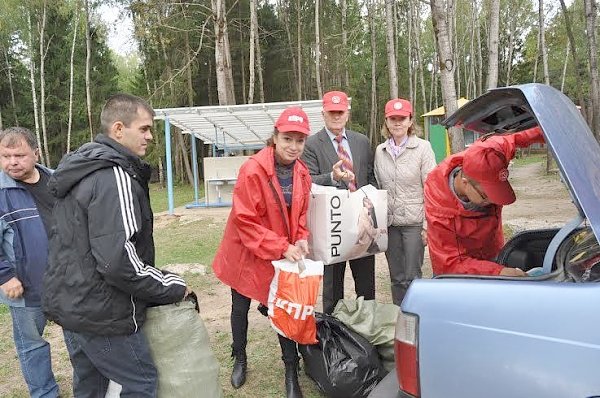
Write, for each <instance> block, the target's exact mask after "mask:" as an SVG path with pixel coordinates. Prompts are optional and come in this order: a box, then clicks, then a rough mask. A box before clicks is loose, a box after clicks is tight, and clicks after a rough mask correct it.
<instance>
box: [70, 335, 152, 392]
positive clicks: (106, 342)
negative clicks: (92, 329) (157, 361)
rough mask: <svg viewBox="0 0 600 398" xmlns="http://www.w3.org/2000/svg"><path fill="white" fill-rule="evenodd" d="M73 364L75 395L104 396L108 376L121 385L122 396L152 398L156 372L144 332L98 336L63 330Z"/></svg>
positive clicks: (108, 379)
mask: <svg viewBox="0 0 600 398" xmlns="http://www.w3.org/2000/svg"><path fill="white" fill-rule="evenodd" d="M64 335H65V343H66V345H67V350H68V351H69V357H70V358H71V365H73V395H74V396H75V398H84V397H85V398H103V397H104V395H105V394H106V390H107V389H108V383H109V381H110V380H114V381H115V382H117V383H118V384H120V385H121V386H122V389H121V398H145V397H148V398H151V397H152V398H154V397H156V390H157V378H158V376H157V372H156V368H155V366H154V362H153V361H152V357H151V356H150V348H149V347H148V342H147V340H146V336H144V334H143V333H142V332H139V331H138V332H137V333H134V334H131V335H125V336H98V335H92V334H87V333H77V332H72V331H69V330H64Z"/></svg>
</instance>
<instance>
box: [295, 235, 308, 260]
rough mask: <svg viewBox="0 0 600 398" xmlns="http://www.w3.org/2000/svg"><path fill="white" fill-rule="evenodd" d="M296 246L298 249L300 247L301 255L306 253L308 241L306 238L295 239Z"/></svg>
mask: <svg viewBox="0 0 600 398" xmlns="http://www.w3.org/2000/svg"><path fill="white" fill-rule="evenodd" d="M296 247H297V248H298V249H300V251H301V252H302V254H303V255H305V256H306V255H307V254H308V241H307V240H304V239H302V240H297V241H296Z"/></svg>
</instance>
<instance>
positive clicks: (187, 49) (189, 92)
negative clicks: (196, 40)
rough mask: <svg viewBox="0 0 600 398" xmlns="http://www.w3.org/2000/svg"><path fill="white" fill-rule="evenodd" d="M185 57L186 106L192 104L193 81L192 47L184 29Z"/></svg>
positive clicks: (188, 35)
mask: <svg viewBox="0 0 600 398" xmlns="http://www.w3.org/2000/svg"><path fill="white" fill-rule="evenodd" d="M184 39H185V57H186V58H187V62H186V64H187V67H186V68H185V69H186V70H185V72H186V81H187V100H188V106H194V83H193V80H192V59H191V57H190V54H191V53H192V49H191V48H190V34H189V32H188V31H187V30H186V31H185V35H184Z"/></svg>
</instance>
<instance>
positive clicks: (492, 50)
mask: <svg viewBox="0 0 600 398" xmlns="http://www.w3.org/2000/svg"><path fill="white" fill-rule="evenodd" d="M540 1H541V0H540ZM499 30H500V0H490V30H489V35H488V75H487V84H486V86H487V89H488V90H489V89H491V88H496V87H497V86H498V35H499Z"/></svg>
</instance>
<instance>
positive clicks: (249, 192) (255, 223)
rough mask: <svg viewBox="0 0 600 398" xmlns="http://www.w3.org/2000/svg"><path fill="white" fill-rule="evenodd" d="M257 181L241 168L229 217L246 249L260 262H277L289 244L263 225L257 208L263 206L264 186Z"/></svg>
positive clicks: (253, 175)
mask: <svg viewBox="0 0 600 398" xmlns="http://www.w3.org/2000/svg"><path fill="white" fill-rule="evenodd" d="M259 178H260V177H259V176H257V175H255V174H252V173H246V172H245V169H244V168H242V169H240V174H239V175H238V183H237V184H236V186H235V190H234V199H233V208H232V210H231V212H232V214H231V216H232V217H233V220H234V223H235V225H236V226H237V230H238V233H239V236H240V239H241V241H242V244H243V245H244V246H245V247H247V248H248V249H249V250H250V251H251V252H252V253H253V254H254V255H255V256H256V257H259V258H262V259H263V260H279V259H281V258H282V257H283V253H284V252H285V251H286V250H287V248H288V245H289V242H288V240H287V237H285V236H281V235H278V234H277V233H275V232H273V231H271V230H270V229H269V228H267V227H265V226H264V225H263V223H264V222H263V217H262V216H261V215H260V211H259V207H260V206H261V205H262V206H264V202H265V199H264V197H263V196H264V190H263V186H262V185H263V184H261V182H260V181H259ZM266 211H272V210H270V209H267V210H266ZM274 211H276V210H274Z"/></svg>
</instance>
